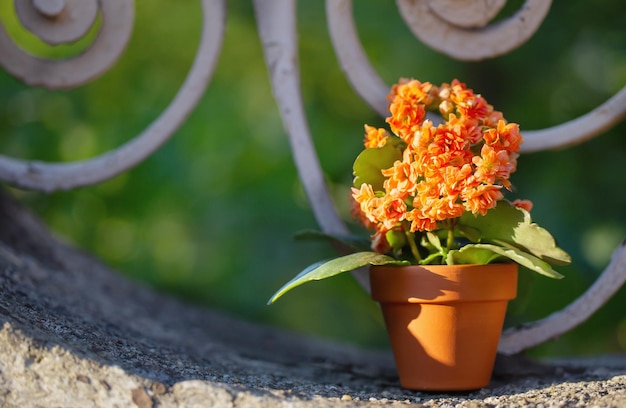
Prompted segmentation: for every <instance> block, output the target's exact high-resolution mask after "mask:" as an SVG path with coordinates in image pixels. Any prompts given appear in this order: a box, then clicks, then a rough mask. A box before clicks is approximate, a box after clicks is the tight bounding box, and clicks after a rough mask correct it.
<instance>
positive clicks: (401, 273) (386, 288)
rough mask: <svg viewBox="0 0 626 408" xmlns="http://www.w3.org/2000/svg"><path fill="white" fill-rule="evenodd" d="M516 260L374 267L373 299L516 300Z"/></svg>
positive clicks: (426, 301)
mask: <svg viewBox="0 0 626 408" xmlns="http://www.w3.org/2000/svg"><path fill="white" fill-rule="evenodd" d="M517 272H518V265H517V264H516V263H497V264H487V265H473V264H472V265H409V266H389V265H382V266H371V267H370V268H369V276H370V284H371V288H372V298H373V299H374V300H376V301H378V302H395V303H407V302H408V303H451V302H462V301H465V302H472V301H473V302H480V301H498V300H510V299H514V298H515V296H516V295H517Z"/></svg>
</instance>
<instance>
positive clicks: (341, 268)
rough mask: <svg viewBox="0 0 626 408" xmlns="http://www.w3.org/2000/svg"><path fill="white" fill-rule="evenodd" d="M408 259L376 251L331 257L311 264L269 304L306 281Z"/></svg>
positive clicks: (394, 263) (400, 262) (281, 289)
mask: <svg viewBox="0 0 626 408" xmlns="http://www.w3.org/2000/svg"><path fill="white" fill-rule="evenodd" d="M409 264H410V263H409V262H408V261H398V260H397V259H395V258H392V257H390V256H387V255H382V254H379V253H376V252H357V253H355V254H350V255H346V256H342V257H339V258H335V259H331V260H330V261H321V262H317V263H314V264H313V265H310V266H309V267H307V268H306V269H304V270H303V271H302V272H300V273H299V274H298V275H297V276H296V277H295V278H293V279H292V280H290V281H289V282H287V283H286V284H285V285H284V286H283V287H282V288H280V289H279V290H278V291H277V292H276V293H274V295H273V296H272V297H271V298H270V300H269V301H268V302H267V304H268V305H269V304H272V303H274V302H275V301H276V300H277V299H278V298H279V297H281V296H282V295H284V294H285V293H287V292H289V291H290V290H291V289H293V288H295V287H298V286H300V285H302V284H304V283H306V282H310V281H314V280H321V279H326V278H330V277H332V276H335V275H339V274H340V273H343V272H349V271H353V270H355V269H358V268H360V267H362V266H366V265H409Z"/></svg>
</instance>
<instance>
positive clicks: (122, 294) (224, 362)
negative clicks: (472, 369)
mask: <svg viewBox="0 0 626 408" xmlns="http://www.w3.org/2000/svg"><path fill="white" fill-rule="evenodd" d="M522 405H523V406H531V407H533V406H534V407H546V408H547V407H594V406H595V407H622V406H626V359H624V358H618V357H615V358H611V359H610V360H608V362H603V361H598V360H580V361H572V360H568V361H560V362H558V363H552V364H550V365H546V364H539V363H537V362H533V361H530V360H527V359H524V358H521V357H515V358H509V359H500V360H499V362H498V365H497V367H496V375H495V377H494V379H493V381H492V383H491V385H490V386H489V387H488V388H485V389H482V390H478V391H474V392H470V393H456V394H435V393H421V392H414V391H408V390H404V389H402V388H400V387H399V385H398V381H397V377H396V374H395V370H394V368H393V363H392V359H391V356H390V354H389V353H388V352H373V351H367V350H361V349H357V348H353V347H349V346H345V345H340V344H335V343H330V342H326V341H321V340H317V339H313V338H309V337H305V336H301V335H297V334H293V333H288V332H283V331H280V330H278V329H275V328H268V327H263V326H259V325H254V324H251V323H247V322H243V321H238V320H236V319H232V318H230V317H228V316H225V315H223V314H220V313H217V312H215V311H213V310H209V309H206V308H201V307H198V306H190V305H187V304H184V303H182V302H180V301H178V300H175V299H173V298H170V297H167V296H166V295H163V294H159V293H156V292H154V291H152V290H150V289H148V288H145V287H143V286H141V285H140V284H137V283H135V282H132V281H130V280H128V279H126V278H124V277H123V276H121V275H119V274H117V273H115V272H114V271H111V270H110V269H108V268H107V267H106V266H104V265H102V264H101V263H100V262H98V261H97V260H95V259H93V258H92V257H90V256H89V255H87V254H84V253H82V252H80V251H77V250H75V249H73V248H71V247H69V246H67V245H65V244H63V243H61V242H59V240H57V239H55V238H53V237H52V236H51V235H50V234H49V233H48V231H47V230H46V228H45V227H44V226H42V225H41V223H39V222H38V221H37V220H36V219H34V218H33V217H32V216H31V215H29V214H28V213H26V212H24V211H23V210H22V209H21V208H20V207H19V206H18V205H16V204H15V203H14V202H13V201H12V200H10V199H8V198H7V197H6V196H4V195H3V196H0V406H2V407H141V408H147V407H336V406H340V407H363V406H368V407H369V406H413V407H419V406H424V407H514V406H522Z"/></svg>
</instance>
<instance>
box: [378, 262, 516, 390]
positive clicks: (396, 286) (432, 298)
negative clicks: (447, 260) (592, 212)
mask: <svg viewBox="0 0 626 408" xmlns="http://www.w3.org/2000/svg"><path fill="white" fill-rule="evenodd" d="M370 282H371V285H372V298H373V299H374V300H376V301H378V302H379V303H380V305H381V307H382V311H383V316H384V319H385V325H386V326H387V332H388V335H389V339H390V341H391V347H392V349H393V354H394V358H395V362H396V367H397V369H398V375H399V377H400V384H401V385H402V386H403V387H405V388H408V389H415V390H424V391H462V390H474V389H479V388H482V387H486V386H487V385H488V384H489V381H490V380H491V373H492V371H493V365H494V362H495V358H496V351H497V348H498V341H499V339H500V334H501V332H502V325H503V322H504V316H505V313H506V307H507V303H508V301H509V300H510V299H513V298H515V296H516V292H517V264H513V263H506V264H490V265H425V266H373V267H371V268H370Z"/></svg>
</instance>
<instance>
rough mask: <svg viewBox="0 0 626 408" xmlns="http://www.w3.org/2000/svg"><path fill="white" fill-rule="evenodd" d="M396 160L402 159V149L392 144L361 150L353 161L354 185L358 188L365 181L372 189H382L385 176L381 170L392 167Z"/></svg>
mask: <svg viewBox="0 0 626 408" xmlns="http://www.w3.org/2000/svg"><path fill="white" fill-rule="evenodd" d="M396 160H402V151H401V150H399V149H398V148H396V147H394V146H393V145H392V144H386V145H384V146H383V147H379V148H374V149H365V150H363V151H362V152H361V154H359V155H358V156H357V158H356V160H355V161H354V165H353V172H354V186H355V187H357V188H359V187H361V184H364V183H365V184H370V185H371V186H372V188H373V189H374V191H382V190H383V182H384V181H385V177H384V176H383V175H382V173H381V170H383V169H388V168H390V167H392V166H393V164H394V163H395V162H396Z"/></svg>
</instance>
